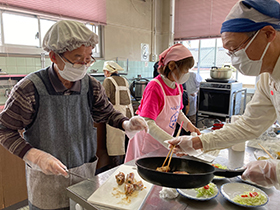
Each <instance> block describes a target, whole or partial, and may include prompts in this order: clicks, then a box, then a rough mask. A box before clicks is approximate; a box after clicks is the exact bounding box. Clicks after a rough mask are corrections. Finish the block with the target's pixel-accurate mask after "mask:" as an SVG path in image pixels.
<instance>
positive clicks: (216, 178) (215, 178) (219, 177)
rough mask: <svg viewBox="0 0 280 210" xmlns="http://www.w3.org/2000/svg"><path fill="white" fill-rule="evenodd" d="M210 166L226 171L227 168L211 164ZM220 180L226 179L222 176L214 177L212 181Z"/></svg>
mask: <svg viewBox="0 0 280 210" xmlns="http://www.w3.org/2000/svg"><path fill="white" fill-rule="evenodd" d="M211 165H212V166H214V167H215V168H220V169H228V167H227V166H224V165H221V164H219V163H212V164H211ZM221 179H226V177H224V176H214V178H213V180H221Z"/></svg>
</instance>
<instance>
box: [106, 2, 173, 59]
mask: <svg viewBox="0 0 280 210" xmlns="http://www.w3.org/2000/svg"><path fill="white" fill-rule="evenodd" d="M153 1H156V5H157V7H156V52H157V55H158V54H160V53H161V52H162V51H163V50H165V49H166V48H167V47H168V31H169V5H170V0H107V2H106V7H107V25H106V26H104V59H105V60H110V59H116V57H118V59H120V60H126V59H129V60H134V61H140V60H141V43H147V44H149V46H150V52H151V49H152V47H153V46H154V44H153V43H152V36H153V29H152V23H153V18H154V10H153Z"/></svg>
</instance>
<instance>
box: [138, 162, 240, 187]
mask: <svg viewBox="0 0 280 210" xmlns="http://www.w3.org/2000/svg"><path fill="white" fill-rule="evenodd" d="M165 158H166V157H146V158H140V159H138V160H136V165H137V171H138V174H139V175H140V176H141V177H142V178H143V179H144V180H146V181H148V182H150V183H152V184H155V185H159V186H164V187H171V188H181V189H187V188H197V187H203V186H205V185H207V184H209V183H210V182H211V180H212V179H213V177H214V175H215V176H224V177H228V178H230V177H234V176H238V175H242V173H243V172H244V170H245V169H242V170H225V169H218V168H215V167H213V166H212V165H210V164H207V163H203V162H200V161H196V160H189V159H184V158H177V157H172V160H171V163H170V166H169V167H170V172H160V171H157V170H156V168H157V167H161V166H162V164H163V161H164V160H165ZM174 171H186V172H188V173H189V175H187V174H173V172H174Z"/></svg>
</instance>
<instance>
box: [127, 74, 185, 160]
mask: <svg viewBox="0 0 280 210" xmlns="http://www.w3.org/2000/svg"><path fill="white" fill-rule="evenodd" d="M154 81H156V82H157V83H158V84H159V85H160V87H161V89H162V91H163V95H164V105H163V109H162V111H161V112H160V114H159V115H158V117H157V119H156V120H155V122H156V124H157V125H158V126H159V127H160V128H161V129H163V130H164V131H165V132H167V133H169V134H170V135H172V136H173V133H174V130H175V128H176V122H177V118H178V114H179V111H180V107H181V100H182V93H181V89H180V86H179V85H178V84H176V85H177V88H178V89H179V95H174V96H167V95H166V94H165V91H164V89H163V87H162V84H161V83H160V81H159V80H158V79H154ZM140 116H141V113H140ZM163 147H164V146H163V145H162V144H161V143H160V142H158V141H157V140H156V139H154V138H153V137H152V136H151V135H150V134H148V133H146V132H145V131H140V132H138V133H137V134H136V135H135V136H134V137H133V138H132V139H130V140H129V143H128V147H127V152H126V156H125V162H128V161H131V160H133V159H136V158H139V157H141V156H143V155H145V154H147V153H149V152H153V151H155V150H157V149H159V148H163Z"/></svg>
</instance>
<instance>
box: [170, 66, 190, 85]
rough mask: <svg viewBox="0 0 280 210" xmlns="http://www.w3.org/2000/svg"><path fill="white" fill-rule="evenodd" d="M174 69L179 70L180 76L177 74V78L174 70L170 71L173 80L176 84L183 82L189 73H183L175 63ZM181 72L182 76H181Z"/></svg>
mask: <svg viewBox="0 0 280 210" xmlns="http://www.w3.org/2000/svg"><path fill="white" fill-rule="evenodd" d="M175 65H176V64H175ZM176 69H177V71H178V72H179V74H180V76H179V78H177V77H176V75H175V74H174V72H173V71H172V76H173V79H174V80H175V82H176V83H177V84H184V83H185V82H186V81H187V80H188V79H189V77H190V74H189V73H185V74H184V73H181V72H180V70H179V68H178V66H177V65H176ZM182 74H183V76H181V75H182Z"/></svg>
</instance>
